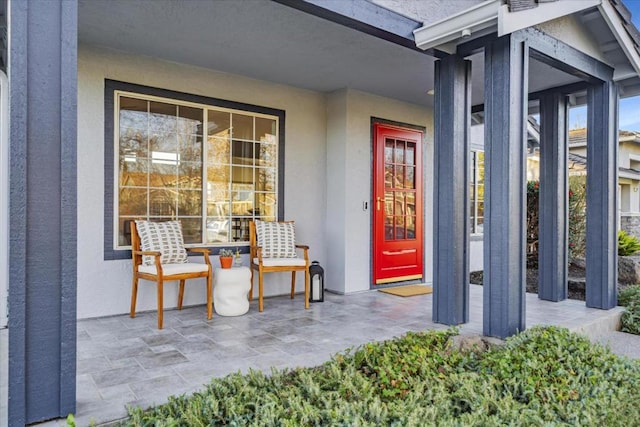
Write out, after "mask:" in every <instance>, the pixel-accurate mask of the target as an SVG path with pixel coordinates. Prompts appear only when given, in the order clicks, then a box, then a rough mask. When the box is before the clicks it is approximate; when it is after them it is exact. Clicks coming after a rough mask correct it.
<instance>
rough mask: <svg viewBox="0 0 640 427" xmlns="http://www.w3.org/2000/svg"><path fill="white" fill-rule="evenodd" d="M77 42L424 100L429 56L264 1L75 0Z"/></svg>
mask: <svg viewBox="0 0 640 427" xmlns="http://www.w3.org/2000/svg"><path fill="white" fill-rule="evenodd" d="M78 38H79V42H80V43H86V44H92V45H99V46H104V47H108V48H113V49H117V50H122V51H127V52H131V53H136V54H141V55H146V56H152V57H158V58H163V59H166V60H170V61H176V62H180V63H185V64H192V65H196V66H200V67H205V68H210V69H215V70H219V71H223V72H228V73H233V74H239V75H244V76H247V77H252V78H256V79H260V80H266V81H271V82H276V83H282V84H287V85H292V86H296V87H301V88H306V89H311V90H315V91H320V92H332V91H335V90H339V89H342V88H352V89H357V90H361V91H365V92H369V93H373V94H377V95H380V96H385V97H390V98H395V99H399V100H402V101H407V102H411V103H415V104H419V105H425V106H430V105H431V104H432V98H433V97H432V96H429V95H427V94H426V91H427V90H428V89H431V88H432V87H433V62H434V60H435V59H434V58H432V57H430V56H428V55H426V54H424V53H422V52H418V51H414V50H411V49H408V48H406V47H401V46H398V45H395V44H392V43H390V42H388V41H385V40H381V39H379V38H376V37H372V36H370V35H367V34H364V33H361V32H358V31H355V30H353V29H350V28H347V27H345V26H342V25H339V24H336V23H333V22H329V21H327V20H324V19H321V18H318V17H315V16H312V15H309V14H307V13H304V12H301V11H298V10H295V9H293V8H290V7H288V6H284V5H281V4H278V3H275V2H271V1H264V0H249V1H188V2H174V1H168V0H154V1H150V0H137V1H130V0H80V1H79V7H78Z"/></svg>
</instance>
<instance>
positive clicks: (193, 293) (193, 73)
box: [78, 46, 326, 318]
mask: <svg viewBox="0 0 640 427" xmlns="http://www.w3.org/2000/svg"><path fill="white" fill-rule="evenodd" d="M105 78H108V79H114V80H120V81H124V82H129V83H137V84H143V85H147V86H153V87H158V88H162V89H170V90H175V91H180V92H186V93H191V94H197V95H204V96H209V97H216V98H221V99H227V100H232V101H238V102H246V103H251V104H256V105H261V106H265V107H271V108H278V109H282V110H285V112H286V128H285V135H286V145H285V147H286V148H285V194H284V200H285V216H286V218H287V219H293V220H295V221H296V224H297V227H296V231H297V237H298V240H299V241H300V242H304V243H306V244H308V245H310V247H311V251H310V252H311V254H310V256H311V257H312V258H313V259H318V260H319V261H320V262H321V263H323V262H324V260H325V254H326V252H325V251H326V248H325V238H324V230H323V227H322V224H324V222H325V207H324V206H325V199H326V195H325V182H326V177H325V171H326V167H325V158H326V152H325V147H326V134H325V132H326V117H325V111H326V110H325V105H326V104H325V96H324V95H323V94H321V93H317V92H312V91H308V90H302V89H296V88H293V87H289V86H284V85H277V84H272V83H267V82H263V81H258V80H252V79H249V78H244V77H240V76H236V75H231V74H226V73H221V72H216V71H211V70H207V69H202V68H197V67H192V66H186V65H183V64H178V63H173V62H167V61H161V60H157V59H153V58H148V57H142V56H135V55H129V54H124V53H120V52H116V51H110V50H104V49H99V48H95V47H90V46H80V48H79V51H78V317H79V318H86V317H96V316H105V315H112V314H121V313H126V312H128V309H129V297H130V292H131V283H130V282H131V261H130V260H118V261H104V259H103V229H104V226H103V224H104V201H103V194H104V144H105V141H104V116H105V111H103V110H104V79H105ZM106 114H112V112H106ZM106 143H112V142H110V141H107V142H106ZM212 261H213V263H214V264H216V265H217V263H218V260H217V257H212ZM246 264H247V259H246V258H245V265H246ZM289 279H290V275H289V274H287V273H273V274H270V275H268V279H267V280H268V282H267V285H266V286H265V292H266V294H267V295H274V294H283V293H286V292H287V289H288V286H289V285H288V283H289V282H288V280H289ZM303 283H304V282H303V280H301V279H299V280H298V290H300V291H301V290H302V289H303ZM176 298H177V285H176V284H175V283H172V284H168V285H166V286H165V306H166V307H173V306H175V305H176ZM299 300H300V301H299V302H300V307H302V304H303V301H302V298H299ZM204 301H205V287H204V282H203V281H202V283H201V284H197V283H194V284H192V286H188V290H187V291H186V295H185V305H190V304H201V303H203V302H204ZM266 304H267V305H268V303H266ZM155 309H156V302H155V287H154V286H152V285H148V286H147V285H146V284H145V283H143V284H142V286H141V288H140V293H139V298H138V310H155Z"/></svg>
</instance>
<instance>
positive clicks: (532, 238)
mask: <svg viewBox="0 0 640 427" xmlns="http://www.w3.org/2000/svg"><path fill="white" fill-rule="evenodd" d="M568 196H569V197H568V208H569V213H568V216H569V223H568V227H569V233H568V234H569V242H568V245H569V248H568V255H569V262H571V261H573V260H574V259H576V258H582V257H584V256H585V251H586V241H587V239H586V226H587V216H586V207H587V193H586V176H570V177H569V194H568ZM539 203H540V183H539V182H538V181H528V182H527V268H538V233H539V212H538V211H539Z"/></svg>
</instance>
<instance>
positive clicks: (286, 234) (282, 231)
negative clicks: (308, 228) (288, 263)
mask: <svg viewBox="0 0 640 427" xmlns="http://www.w3.org/2000/svg"><path fill="white" fill-rule="evenodd" d="M256 235H257V240H258V246H260V247H261V248H262V258H296V257H297V256H298V255H297V254H296V231H295V227H294V225H293V222H275V221H260V220H256Z"/></svg>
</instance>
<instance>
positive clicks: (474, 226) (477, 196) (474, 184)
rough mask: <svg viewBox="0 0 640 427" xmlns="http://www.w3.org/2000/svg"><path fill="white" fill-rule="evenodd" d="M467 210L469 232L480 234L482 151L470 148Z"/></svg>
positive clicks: (482, 219) (482, 190) (482, 188)
mask: <svg viewBox="0 0 640 427" xmlns="http://www.w3.org/2000/svg"><path fill="white" fill-rule="evenodd" d="M470 166H471V171H470V177H471V180H470V183H469V197H470V200H469V202H470V203H469V210H470V219H471V234H482V232H483V225H484V151H480V150H472V151H471V159H470Z"/></svg>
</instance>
